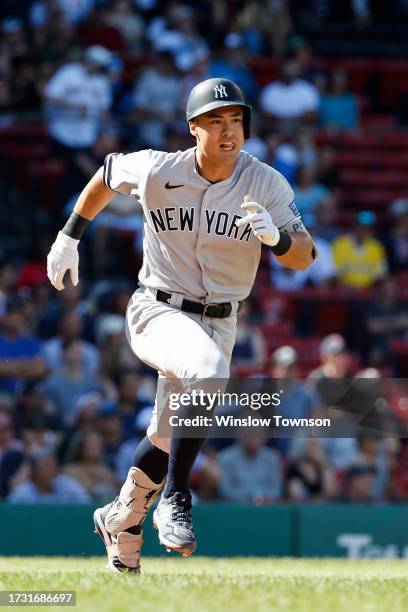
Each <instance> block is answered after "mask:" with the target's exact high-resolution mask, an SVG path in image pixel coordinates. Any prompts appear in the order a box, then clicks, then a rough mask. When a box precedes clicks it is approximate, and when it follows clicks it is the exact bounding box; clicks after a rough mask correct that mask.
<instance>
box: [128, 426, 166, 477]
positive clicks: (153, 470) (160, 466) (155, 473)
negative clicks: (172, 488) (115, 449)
mask: <svg viewBox="0 0 408 612" xmlns="http://www.w3.org/2000/svg"><path fill="white" fill-rule="evenodd" d="M168 462H169V456H168V454H167V453H165V452H164V451H163V450H162V449H161V448H157V446H154V445H153V444H152V443H151V442H150V440H149V438H148V437H147V436H145V437H144V438H143V440H142V441H141V442H140V443H139V445H138V446H137V448H136V450H135V454H134V455H133V465H134V467H137V468H139V469H140V470H142V472H144V473H145V474H146V476H148V477H149V478H150V480H152V481H153V482H156V483H159V482H162V480H163V478H164V477H165V476H166V474H167V466H168Z"/></svg>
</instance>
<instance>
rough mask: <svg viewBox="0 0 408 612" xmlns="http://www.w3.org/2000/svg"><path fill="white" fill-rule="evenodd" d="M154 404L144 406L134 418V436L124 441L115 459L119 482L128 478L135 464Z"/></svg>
mask: <svg viewBox="0 0 408 612" xmlns="http://www.w3.org/2000/svg"><path fill="white" fill-rule="evenodd" d="M152 410H153V406H146V408H142V410H140V411H139V412H138V413H137V415H136V418H135V420H134V433H133V436H132V437H130V438H128V439H127V440H125V441H124V442H122V444H121V445H120V447H119V449H118V452H117V454H116V459H115V474H116V478H117V480H118V482H123V481H124V480H126V477H127V473H128V471H129V468H131V467H132V465H133V457H134V454H135V450H136V448H137V446H138V444H139V442H140V441H141V439H142V438H144V436H145V435H146V430H147V428H148V427H149V423H150V417H151V414H152Z"/></svg>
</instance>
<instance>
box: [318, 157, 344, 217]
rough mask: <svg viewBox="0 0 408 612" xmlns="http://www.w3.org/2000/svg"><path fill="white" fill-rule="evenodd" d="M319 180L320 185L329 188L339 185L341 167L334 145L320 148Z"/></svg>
mask: <svg viewBox="0 0 408 612" xmlns="http://www.w3.org/2000/svg"><path fill="white" fill-rule="evenodd" d="M317 181H318V183H319V184H320V185H323V186H324V187H327V188H328V189H336V188H337V187H338V184H339V167H338V163H337V159H336V151H335V149H334V147H332V146H324V147H321V148H320V150H319V163H318V168H317ZM319 206H320V205H319Z"/></svg>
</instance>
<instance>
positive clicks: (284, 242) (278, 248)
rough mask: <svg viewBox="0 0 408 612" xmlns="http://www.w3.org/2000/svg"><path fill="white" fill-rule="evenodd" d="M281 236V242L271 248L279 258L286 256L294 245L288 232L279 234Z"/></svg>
mask: <svg viewBox="0 0 408 612" xmlns="http://www.w3.org/2000/svg"><path fill="white" fill-rule="evenodd" d="M279 234H280V238H279V242H278V243H277V244H275V246H273V247H271V249H272V253H273V254H274V255H277V256H278V257H279V256H280V255H285V253H287V252H288V251H289V249H290V246H291V244H292V238H291V237H290V236H289V234H287V233H286V232H279Z"/></svg>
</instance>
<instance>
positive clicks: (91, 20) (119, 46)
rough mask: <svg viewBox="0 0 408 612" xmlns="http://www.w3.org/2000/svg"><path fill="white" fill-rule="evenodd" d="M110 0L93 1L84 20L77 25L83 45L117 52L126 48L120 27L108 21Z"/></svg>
mask: <svg viewBox="0 0 408 612" xmlns="http://www.w3.org/2000/svg"><path fill="white" fill-rule="evenodd" d="M109 10H110V2H105V1H104V0H102V1H100V0H99V1H97V0H96V1H95V3H94V6H93V9H92V11H91V12H90V13H88V15H87V18H86V20H84V21H83V22H82V23H81V24H80V26H79V37H80V39H81V41H82V43H83V45H84V46H86V47H89V46H94V45H95V46H100V45H102V46H103V47H106V49H109V50H110V51H116V52H118V53H120V52H124V51H125V50H126V42H125V40H124V36H123V34H122V29H121V28H120V27H119V26H117V25H114V24H112V23H111V22H110V20H109V18H110V12H109Z"/></svg>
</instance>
